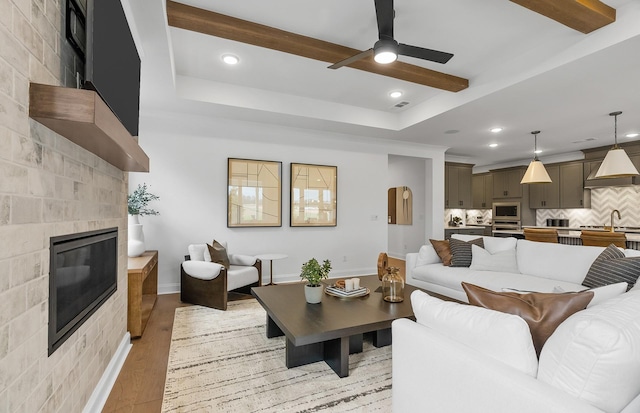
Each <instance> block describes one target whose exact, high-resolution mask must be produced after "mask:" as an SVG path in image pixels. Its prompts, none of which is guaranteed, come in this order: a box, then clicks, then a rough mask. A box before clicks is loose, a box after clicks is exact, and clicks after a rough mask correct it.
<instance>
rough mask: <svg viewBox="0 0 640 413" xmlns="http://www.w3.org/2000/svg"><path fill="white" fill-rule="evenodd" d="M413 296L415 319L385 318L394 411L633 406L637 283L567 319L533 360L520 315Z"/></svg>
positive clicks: (553, 412)
mask: <svg viewBox="0 0 640 413" xmlns="http://www.w3.org/2000/svg"><path fill="white" fill-rule="evenodd" d="M411 299H412V305H413V307H414V312H415V314H416V319H417V322H413V321H411V320H408V319H400V320H396V321H394V322H393V324H392V334H393V348H392V352H393V372H392V376H393V390H392V391H393V411H394V412H397V413H411V412H438V413H464V412H476V413H485V412H486V413H513V412H518V413H592V412H593V413H595V412H600V413H602V412H605V413H638V412H640V288H638V287H635V288H634V289H632V290H631V291H629V292H627V293H624V294H622V295H619V296H617V297H614V298H610V299H608V300H606V301H604V302H602V303H600V304H598V305H595V306H592V307H590V308H587V309H586V310H583V311H579V312H577V313H575V314H574V315H572V316H571V317H569V318H568V319H566V320H565V321H564V322H563V323H562V324H560V326H559V327H558V328H557V329H556V330H555V332H554V333H553V334H552V335H551V336H550V337H549V339H548V340H547V342H546V344H545V346H544V347H543V349H542V353H541V354H540V360H539V363H536V362H537V361H538V360H537V359H536V358H535V354H534V353H533V356H532V352H533V350H532V344H531V343H530V342H528V341H527V334H528V329H527V328H526V323H525V322H524V320H522V319H520V318H519V317H517V316H514V315H511V314H504V313H499V312H496V311H493V310H488V309H485V308H480V307H475V306H469V305H466V304H459V303H455V302H448V301H443V300H439V299H438V298H435V297H429V296H427V295H426V294H424V293H422V292H421V291H416V292H414V293H413V294H412V297H411ZM536 364H537V365H536Z"/></svg>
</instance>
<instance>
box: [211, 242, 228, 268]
mask: <svg viewBox="0 0 640 413" xmlns="http://www.w3.org/2000/svg"><path fill="white" fill-rule="evenodd" d="M207 248H208V249H209V255H211V262H215V263H218V264H220V265H222V266H223V267H224V268H226V269H229V256H228V255H227V249H226V248H225V247H223V246H222V244H220V243H219V242H218V241H216V240H213V245H209V244H207Z"/></svg>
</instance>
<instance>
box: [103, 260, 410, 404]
mask: <svg viewBox="0 0 640 413" xmlns="http://www.w3.org/2000/svg"><path fill="white" fill-rule="evenodd" d="M389 265H390V266H394V267H398V268H400V274H401V275H402V277H403V278H404V276H405V275H404V274H405V262H404V261H403V260H398V259H395V258H389ZM229 298H230V299H242V298H246V296H242V295H240V294H237V295H234V296H233V297H231V296H230V297H229ZM188 305H189V304H183V303H182V302H180V294H165V295H159V296H158V301H156V305H155V307H154V308H153V311H152V312H151V316H150V317H149V322H148V323H147V327H146V328H145V330H144V333H143V335H142V337H141V338H137V339H134V340H133V347H132V348H131V351H130V352H129V355H128V356H127V359H126V361H125V362H124V365H123V366H122V370H121V371H120V374H119V375H118V378H117V379H116V382H115V384H114V385H113V389H112V390H111V394H109V398H108V399H107V402H106V404H105V406H104V409H103V410H102V411H103V412H105V413H158V412H160V410H161V409H162V394H163V392H164V380H165V377H166V374H167V360H168V357H169V345H170V343H171V331H172V330H173V316H174V313H175V310H176V308H178V307H185V306H188Z"/></svg>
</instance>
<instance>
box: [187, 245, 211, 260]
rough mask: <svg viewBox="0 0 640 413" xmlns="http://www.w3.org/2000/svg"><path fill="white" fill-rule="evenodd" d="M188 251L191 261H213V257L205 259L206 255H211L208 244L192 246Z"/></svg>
mask: <svg viewBox="0 0 640 413" xmlns="http://www.w3.org/2000/svg"><path fill="white" fill-rule="evenodd" d="M187 250H188V251H189V257H190V260H191V261H211V257H209V259H207V258H206V257H205V255H206V256H208V255H209V251H207V244H191V245H189V246H188V247H187ZM205 251H206V254H205Z"/></svg>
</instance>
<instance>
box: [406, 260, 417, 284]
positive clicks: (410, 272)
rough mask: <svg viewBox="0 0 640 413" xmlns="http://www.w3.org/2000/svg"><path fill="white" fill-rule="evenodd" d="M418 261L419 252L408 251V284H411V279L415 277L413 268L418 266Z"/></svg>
mask: <svg viewBox="0 0 640 413" xmlns="http://www.w3.org/2000/svg"><path fill="white" fill-rule="evenodd" d="M417 263H418V253H417V252H410V253H408V254H407V256H406V258H405V277H406V280H407V284H411V283H409V280H410V279H413V269H414V268H416V265H417Z"/></svg>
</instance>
